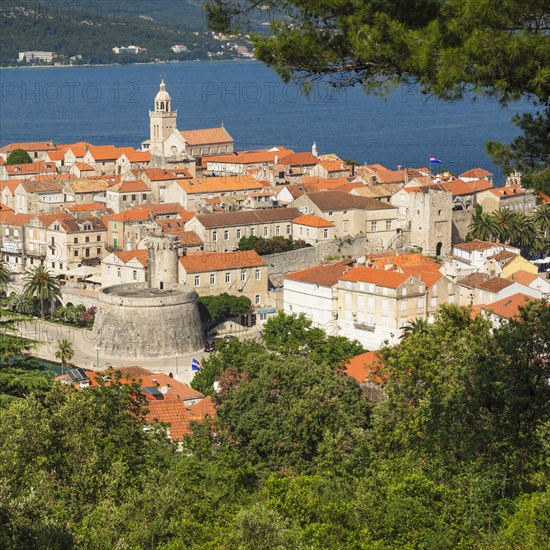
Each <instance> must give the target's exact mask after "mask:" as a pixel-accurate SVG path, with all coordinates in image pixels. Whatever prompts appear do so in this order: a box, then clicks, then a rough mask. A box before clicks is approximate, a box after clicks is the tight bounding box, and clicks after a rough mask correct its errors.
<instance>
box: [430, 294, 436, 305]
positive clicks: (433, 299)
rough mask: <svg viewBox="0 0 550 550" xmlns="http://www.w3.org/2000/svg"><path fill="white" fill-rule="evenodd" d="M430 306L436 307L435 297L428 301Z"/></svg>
mask: <svg viewBox="0 0 550 550" xmlns="http://www.w3.org/2000/svg"><path fill="white" fill-rule="evenodd" d="M430 306H431V307H437V298H436V297H435V296H434V297H433V298H431V299H430Z"/></svg>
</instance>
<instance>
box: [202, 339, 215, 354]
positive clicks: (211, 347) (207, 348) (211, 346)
mask: <svg viewBox="0 0 550 550" xmlns="http://www.w3.org/2000/svg"><path fill="white" fill-rule="evenodd" d="M215 349H216V343H215V342H214V340H208V341H207V342H206V344H205V345H204V351H206V352H208V353H210V352H211V351H214V350H215Z"/></svg>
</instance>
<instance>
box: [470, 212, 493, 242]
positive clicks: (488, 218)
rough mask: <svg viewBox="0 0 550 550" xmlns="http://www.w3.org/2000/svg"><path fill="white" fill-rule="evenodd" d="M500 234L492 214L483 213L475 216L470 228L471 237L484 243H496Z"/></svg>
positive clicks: (477, 213)
mask: <svg viewBox="0 0 550 550" xmlns="http://www.w3.org/2000/svg"><path fill="white" fill-rule="evenodd" d="M498 233H499V228H498V225H497V223H496V222H495V219H494V217H493V216H492V215H491V214H488V213H487V212H483V211H481V212H476V213H475V214H474V216H473V217H472V223H471V224H470V226H469V227H468V234H469V235H470V237H472V238H473V239H480V240H482V241H494V240H496V239H497V237H498Z"/></svg>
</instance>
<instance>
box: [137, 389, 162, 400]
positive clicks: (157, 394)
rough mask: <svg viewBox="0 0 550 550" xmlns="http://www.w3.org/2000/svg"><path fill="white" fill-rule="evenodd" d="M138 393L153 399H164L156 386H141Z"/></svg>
mask: <svg viewBox="0 0 550 550" xmlns="http://www.w3.org/2000/svg"><path fill="white" fill-rule="evenodd" d="M139 391H141V392H142V393H145V394H146V395H150V396H151V397H154V398H155V399H159V400H160V399H164V396H163V395H162V393H161V392H160V390H159V389H158V388H157V387H156V386H147V387H146V386H142V387H141V388H140V389H139Z"/></svg>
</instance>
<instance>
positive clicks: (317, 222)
mask: <svg viewBox="0 0 550 550" xmlns="http://www.w3.org/2000/svg"><path fill="white" fill-rule="evenodd" d="M292 223H295V224H297V225H307V226H309V227H334V224H333V223H332V222H329V221H328V220H325V218H321V216H315V215H313V214H304V215H303V216H298V217H297V218H294V219H293V220H292Z"/></svg>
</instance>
